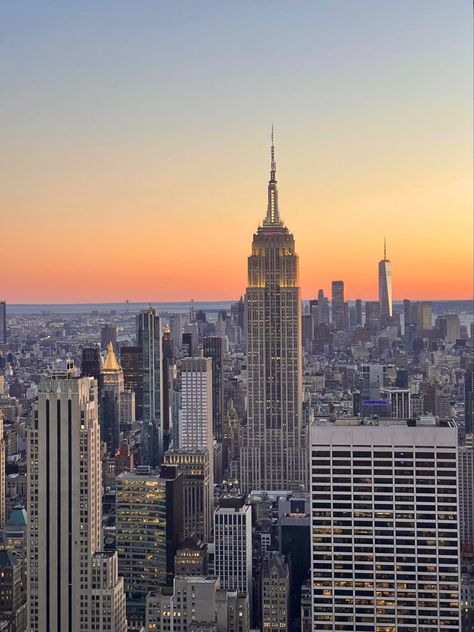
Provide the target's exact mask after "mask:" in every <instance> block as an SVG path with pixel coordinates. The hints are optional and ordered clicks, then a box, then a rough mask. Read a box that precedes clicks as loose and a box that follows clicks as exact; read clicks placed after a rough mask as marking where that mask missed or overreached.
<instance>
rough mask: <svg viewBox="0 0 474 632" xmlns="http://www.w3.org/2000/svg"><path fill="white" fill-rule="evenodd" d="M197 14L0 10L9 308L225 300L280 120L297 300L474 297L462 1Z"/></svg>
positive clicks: (152, 9) (168, 7)
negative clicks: (383, 277) (382, 282)
mask: <svg viewBox="0 0 474 632" xmlns="http://www.w3.org/2000/svg"><path fill="white" fill-rule="evenodd" d="M295 6H296V5H295V4H294V3H290V2H288V1H286V2H283V1H277V0H272V1H270V0H260V1H259V2H255V1H254V0H252V1H247V0H243V1H242V2H239V3H234V4H232V3H220V2H217V0H215V1H213V2H210V1H207V0H202V1H201V2H199V3H196V2H193V1H191V0H188V1H184V0H182V1H178V2H175V1H173V2H172V1H171V0H166V1H163V2H159V3H157V2H153V1H151V0H139V1H138V2H135V3H133V4H132V3H129V2H125V0H117V1H115V2H113V3H112V2H103V3H96V2H92V0H84V2H81V3H75V2H64V1H59V0H54V1H53V0H46V1H45V2H41V3H38V2H33V0H25V1H24V2H21V3H4V4H3V5H2V7H1V8H0V17H1V24H2V27H1V33H0V35H1V37H0V46H1V48H2V55H0V73H1V76H2V99H1V100H0V126H1V135H2V144H1V148H0V205H1V208H2V215H1V217H2V230H1V235H2V259H3V274H2V276H1V281H0V300H6V301H7V302H10V303H68V302H74V303H80V302H90V303H107V302H123V301H125V299H127V298H128V299H129V300H130V301H131V302H139V301H147V300H150V301H152V302H155V301H173V300H187V299H189V298H191V297H192V298H194V299H196V300H228V299H229V297H238V296H240V295H241V294H243V292H244V290H245V287H246V285H247V274H246V272H247V257H248V255H249V254H250V243H251V239H252V235H253V233H254V232H255V230H256V228H257V226H258V224H259V223H261V222H262V220H263V218H264V216H265V211H266V191H267V180H268V175H269V160H270V156H269V145H270V128H271V124H272V122H273V123H274V124H275V144H276V160H277V164H278V172H277V178H278V189H279V200H280V209H281V214H282V217H283V219H284V221H285V223H286V225H287V226H288V227H289V229H290V230H291V232H292V233H293V234H294V236H295V242H296V251H297V253H298V255H299V257H300V279H301V286H302V296H303V297H304V298H310V297H313V296H315V294H316V293H317V290H318V289H319V288H324V290H325V293H326V295H330V288H331V281H332V280H335V279H342V280H344V282H345V289H346V296H347V297H348V298H349V299H351V300H352V299H354V298H358V297H362V298H365V299H369V300H370V299H372V300H375V299H376V298H377V294H378V285H377V282H378V276H377V266H378V262H379V260H380V259H382V257H383V239H384V236H386V237H387V255H388V258H389V259H390V260H391V262H392V270H393V296H394V300H395V301H397V300H401V299H403V298H414V299H433V300H435V299H470V298H471V297H472V287H473V277H472V267H473V266H472V264H473V258H472V234H473V228H472V138H473V126H472V106H473V101H472V70H473V68H472V52H473V50H472V49H473V46H472V27H471V24H472V6H471V4H470V3H468V2H467V1H465V0H454V1H453V2H449V3H446V2H445V1H444V0H443V1H442V0H417V2H416V3H413V2H411V1H409V0H400V1H399V2H397V3H393V2H389V1H388V0H384V1H382V2H381V1H380V0H359V1H358V2H346V1H343V0H332V1H331V2H328V1H321V2H318V3H310V2H306V3H298V5H297V7H296V8H295Z"/></svg>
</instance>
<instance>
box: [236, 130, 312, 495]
mask: <svg viewBox="0 0 474 632" xmlns="http://www.w3.org/2000/svg"><path fill="white" fill-rule="evenodd" d="M298 283H299V281H298V256H297V254H296V252H295V241H294V238H293V235H292V234H291V233H290V232H289V231H288V228H286V226H284V224H283V222H282V220H281V218H280V211H279V207H278V191H277V181H276V163H275V150H274V145H273V137H272V147H271V171H270V181H269V183H268V206H267V215H266V217H265V220H264V221H263V225H262V226H259V228H258V229H257V232H256V233H255V234H254V236H253V241H252V254H251V255H250V257H249V259H248V287H247V291H246V310H247V319H246V321H247V336H246V339H247V371H248V415H247V427H246V428H245V429H244V430H243V433H242V434H243V437H242V439H243V442H242V449H241V464H240V465H241V475H240V479H241V486H242V489H243V490H244V491H246V492H248V491H250V490H251V489H268V490H272V489H289V488H290V489H297V488H298V487H299V486H300V485H301V484H305V481H306V466H305V462H306V458H305V457H306V451H305V449H304V447H303V446H304V437H303V431H302V348H301V297H300V288H299V286H298Z"/></svg>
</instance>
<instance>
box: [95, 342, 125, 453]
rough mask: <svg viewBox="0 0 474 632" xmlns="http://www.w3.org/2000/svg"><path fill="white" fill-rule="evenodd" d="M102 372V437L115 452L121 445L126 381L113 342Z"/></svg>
mask: <svg viewBox="0 0 474 632" xmlns="http://www.w3.org/2000/svg"><path fill="white" fill-rule="evenodd" d="M100 373H101V393H100V435H101V436H100V438H101V440H102V441H103V442H105V443H107V449H108V451H109V452H111V453H112V454H113V453H114V452H115V450H117V449H118V448H119V447H120V398H121V396H122V395H123V393H124V382H123V371H122V367H121V366H120V364H119V363H118V361H117V358H116V357H115V353H114V348H113V345H112V343H111V342H109V344H108V347H107V356H106V358H105V362H104V364H103V366H102V368H101V372H100Z"/></svg>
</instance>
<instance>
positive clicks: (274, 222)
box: [263, 125, 283, 226]
mask: <svg viewBox="0 0 474 632" xmlns="http://www.w3.org/2000/svg"><path fill="white" fill-rule="evenodd" d="M282 224H283V222H282V221H281V219H280V211H279V209H278V189H277V181H276V162H275V145H274V143H273V125H272V146H271V163H270V180H269V181H268V205H267V216H266V217H265V220H264V222H263V225H264V226H281V225H282Z"/></svg>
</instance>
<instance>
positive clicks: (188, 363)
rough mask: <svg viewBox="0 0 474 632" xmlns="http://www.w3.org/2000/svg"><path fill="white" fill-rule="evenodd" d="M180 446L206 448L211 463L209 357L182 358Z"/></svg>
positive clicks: (210, 365)
mask: <svg viewBox="0 0 474 632" xmlns="http://www.w3.org/2000/svg"><path fill="white" fill-rule="evenodd" d="M180 371H181V414H180V420H179V449H180V450H194V449H196V448H198V449H201V450H209V455H210V460H211V463H212V445H213V440H212V360H211V358H183V359H182V360H181V362H180Z"/></svg>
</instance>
